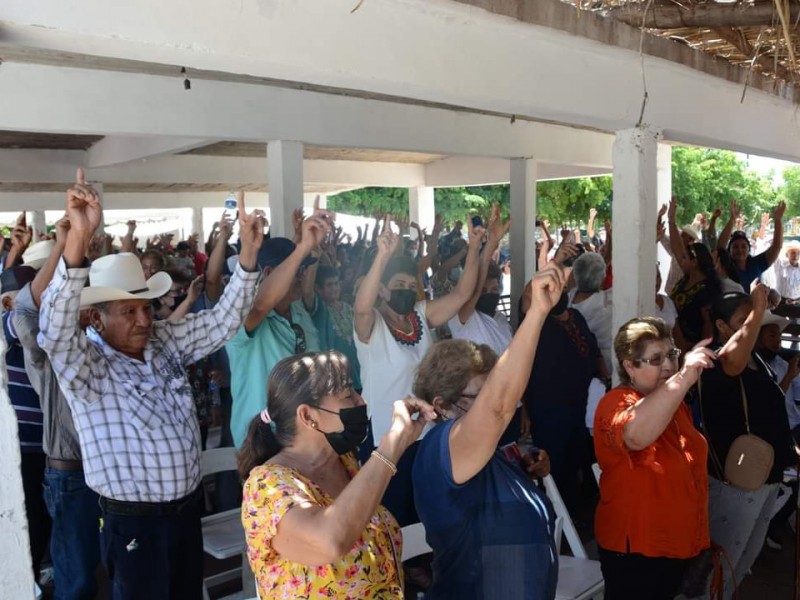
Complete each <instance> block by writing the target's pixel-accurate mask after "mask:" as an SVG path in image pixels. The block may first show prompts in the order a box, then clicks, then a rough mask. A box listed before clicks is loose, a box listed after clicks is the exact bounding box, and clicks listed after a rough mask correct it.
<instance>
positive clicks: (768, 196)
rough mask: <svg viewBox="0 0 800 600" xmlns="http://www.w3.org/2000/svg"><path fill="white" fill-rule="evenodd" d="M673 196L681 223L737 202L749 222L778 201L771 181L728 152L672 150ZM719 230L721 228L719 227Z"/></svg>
mask: <svg viewBox="0 0 800 600" xmlns="http://www.w3.org/2000/svg"><path fill="white" fill-rule="evenodd" d="M672 193H673V195H674V196H675V197H676V198H677V199H678V223H679V224H686V223H691V222H692V220H693V219H694V216H695V215H696V214H697V213H699V212H705V213H711V212H713V211H714V210H715V209H716V208H718V207H719V208H722V209H723V215H724V216H723V219H724V218H725V216H726V215H727V213H728V211H727V208H728V206H729V204H730V201H731V200H734V199H735V200H736V201H737V203H738V204H739V208H740V210H741V212H742V214H743V215H744V216H745V217H747V219H748V221H749V222H750V223H758V222H759V221H760V214H761V213H762V212H765V211H768V210H770V208H771V207H772V206H774V204H775V201H776V194H775V191H774V190H773V188H772V178H771V177H764V176H761V175H759V174H758V173H755V172H753V171H748V170H747V168H746V165H745V163H744V161H743V160H741V159H740V158H739V157H737V156H736V154H734V153H733V152H728V151H727V150H713V149H708V148H694V147H675V148H673V149H672ZM718 229H719V227H718Z"/></svg>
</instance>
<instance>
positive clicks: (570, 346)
mask: <svg viewBox="0 0 800 600" xmlns="http://www.w3.org/2000/svg"><path fill="white" fill-rule="evenodd" d="M567 310H568V311H569V319H568V320H566V321H559V320H557V319H556V318H554V317H547V318H546V319H545V321H544V324H543V325H542V331H541V333H540V334H539V345H538V346H537V348H536V357H535V358H534V361H533V368H532V369H531V376H530V379H529V381H528V387H527V389H526V390H525V396H524V402H525V404H526V407H527V409H528V413H529V414H531V415H533V414H535V412H536V411H535V407H536V406H540V407H545V406H548V407H552V406H570V407H575V408H581V407H582V408H583V409H584V410H586V396H587V394H588V391H589V383H590V382H591V380H592V377H594V376H595V374H596V373H597V367H598V361H599V358H600V356H601V355H600V349H599V348H598V346H597V339H596V338H595V337H594V334H593V333H592V332H591V330H590V329H589V326H588V325H587V324H586V319H584V318H583V315H581V313H579V312H578V311H577V310H575V309H574V308H568V309H567Z"/></svg>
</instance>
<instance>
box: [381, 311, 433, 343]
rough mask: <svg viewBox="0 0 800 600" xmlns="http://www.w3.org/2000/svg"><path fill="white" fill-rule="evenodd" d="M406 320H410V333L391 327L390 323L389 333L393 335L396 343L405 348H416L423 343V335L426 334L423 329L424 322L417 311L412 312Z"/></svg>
mask: <svg viewBox="0 0 800 600" xmlns="http://www.w3.org/2000/svg"><path fill="white" fill-rule="evenodd" d="M406 319H408V323H409V325H410V326H411V331H410V332H408V333H406V332H405V331H403V330H402V329H398V328H396V327H394V326H393V325H389V323H388V322H387V323H386V325H387V326H388V327H389V333H391V334H392V337H393V338H394V339H395V341H396V342H398V343H399V344H403V345H404V346H416V345H417V344H419V343H420V341H422V334H423V332H424V330H423V328H422V321H421V319H420V318H419V315H418V314H417V311H415V310H412V311H411V312H410V313H409V314H408V315H407V316H406Z"/></svg>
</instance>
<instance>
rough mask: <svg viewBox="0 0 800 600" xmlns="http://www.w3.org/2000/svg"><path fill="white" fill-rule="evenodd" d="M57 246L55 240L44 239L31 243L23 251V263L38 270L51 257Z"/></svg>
mask: <svg viewBox="0 0 800 600" xmlns="http://www.w3.org/2000/svg"><path fill="white" fill-rule="evenodd" d="M55 247H56V243H55V242H54V241H53V240H44V241H42V242H36V243H35V244H31V245H30V246H28V249H27V250H25V252H23V253H22V263H23V264H24V265H27V266H29V267H30V268H31V269H35V270H37V271H38V270H39V269H41V268H42V266H43V265H44V263H45V262H46V261H47V259H48V258H49V257H50V254H51V253H52V252H53V248H55Z"/></svg>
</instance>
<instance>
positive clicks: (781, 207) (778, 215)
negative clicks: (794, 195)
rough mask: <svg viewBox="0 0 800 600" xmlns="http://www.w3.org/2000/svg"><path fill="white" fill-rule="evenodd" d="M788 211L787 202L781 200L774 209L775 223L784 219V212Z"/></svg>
mask: <svg viewBox="0 0 800 600" xmlns="http://www.w3.org/2000/svg"><path fill="white" fill-rule="evenodd" d="M784 212H786V202H781V203H779V204H778V206H776V207H775V208H774V209H773V211H772V220H773V221H775V223H778V222H780V221H783V213H784Z"/></svg>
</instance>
